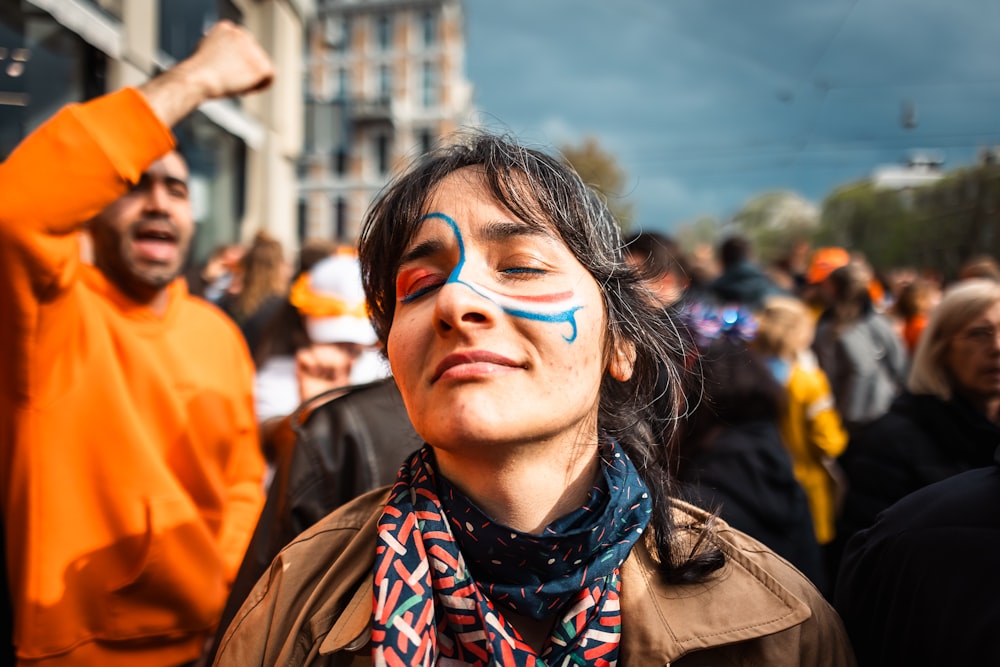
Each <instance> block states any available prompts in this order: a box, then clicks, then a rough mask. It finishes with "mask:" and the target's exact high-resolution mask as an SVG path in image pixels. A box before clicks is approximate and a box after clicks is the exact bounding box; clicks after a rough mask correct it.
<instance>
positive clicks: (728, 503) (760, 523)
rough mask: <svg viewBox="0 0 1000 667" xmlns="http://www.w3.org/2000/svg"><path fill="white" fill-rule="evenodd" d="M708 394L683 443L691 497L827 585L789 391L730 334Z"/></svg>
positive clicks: (717, 347)
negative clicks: (800, 473)
mask: <svg viewBox="0 0 1000 667" xmlns="http://www.w3.org/2000/svg"><path fill="white" fill-rule="evenodd" d="M701 366H702V369H703V372H704V375H705V384H704V386H705V392H704V396H703V398H702V400H701V402H700V403H699V404H698V406H697V408H696V409H695V410H694V413H693V415H692V416H691V417H690V418H689V419H688V420H687V422H686V423H685V426H684V433H683V437H682V438H680V460H679V473H678V474H679V477H680V479H681V481H682V482H684V483H685V484H686V485H687V487H688V488H687V489H685V492H684V495H685V497H688V498H690V499H691V500H692V501H693V502H694V503H695V504H697V505H700V506H702V507H705V508H706V509H710V510H711V509H715V508H718V510H719V513H720V515H721V516H722V518H723V519H725V520H726V522H727V523H728V524H730V525H731V526H733V527H734V528H737V529H738V530H741V531H743V532H745V533H747V534H748V535H750V536H752V537H754V538H756V539H758V540H760V541H761V542H763V543H764V544H766V545H767V546H768V547H770V548H771V549H774V551H776V552H777V553H778V554H779V555H781V556H783V557H784V558H787V559H788V560H789V561H790V562H791V563H792V565H795V566H796V567H797V568H798V569H799V570H800V571H802V573H803V574H805V575H806V576H808V577H809V578H810V580H812V581H813V582H814V583H816V584H817V585H821V584H823V582H824V571H823V567H822V557H821V554H820V549H819V545H818V544H817V542H816V538H815V536H814V534H813V523H812V518H811V516H810V512H809V501H808V500H807V498H806V494H805V492H804V491H803V490H802V487H801V486H800V485H799V483H798V481H797V480H796V478H795V473H794V471H793V468H792V460H791V458H790V457H789V455H788V452H787V451H786V450H785V446H784V443H783V442H782V437H781V431H780V430H779V417H780V416H781V413H782V406H783V404H784V403H785V402H786V398H785V391H784V388H783V387H782V386H781V385H780V384H779V383H778V382H777V381H776V380H775V379H774V377H772V376H771V373H770V371H769V370H768V368H767V365H766V364H765V363H764V360H763V359H762V358H761V357H760V356H759V355H758V354H757V353H756V352H754V351H753V350H752V349H751V348H750V347H748V346H747V344H746V342H745V341H744V340H742V339H740V338H739V337H738V336H733V335H729V334H727V333H725V332H723V333H722V334H721V335H720V336H719V337H718V338H717V339H715V340H714V341H712V342H711V343H709V344H708V345H707V346H706V347H705V348H704V351H703V353H702V355H701Z"/></svg>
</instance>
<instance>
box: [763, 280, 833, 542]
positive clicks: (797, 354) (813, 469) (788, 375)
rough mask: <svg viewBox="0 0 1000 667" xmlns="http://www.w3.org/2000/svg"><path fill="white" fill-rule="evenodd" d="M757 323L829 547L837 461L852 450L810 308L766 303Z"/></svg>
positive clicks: (816, 524)
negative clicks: (817, 350) (820, 358)
mask: <svg viewBox="0 0 1000 667" xmlns="http://www.w3.org/2000/svg"><path fill="white" fill-rule="evenodd" d="M757 321H758V328H757V335H756V336H755V337H754V340H753V343H752V347H753V349H754V350H756V351H757V352H758V353H759V354H760V355H761V356H762V357H763V358H764V360H765V363H766V364H767V366H768V368H769V369H770V370H771V374H772V375H773V376H774V378H775V379H776V380H777V381H778V382H779V383H780V384H781V385H782V386H783V387H784V388H785V401H784V402H783V404H782V406H781V414H780V422H779V423H780V427H781V437H782V441H783V442H784V444H785V447H786V448H787V450H788V453H789V454H790V455H791V457H792V465H793V469H794V471H795V478H796V479H797V480H798V481H799V484H801V485H802V488H803V489H804V490H805V493H806V496H807V497H808V499H809V508H810V510H811V511H812V523H813V528H814V530H815V531H816V541H817V542H818V543H819V544H827V543H828V542H830V541H831V540H832V539H833V534H834V519H835V515H836V507H837V504H838V501H837V499H838V496H839V494H840V493H842V492H843V490H844V489H843V478H842V473H841V471H840V470H839V469H838V468H839V466H836V463H835V461H836V458H837V457H838V456H840V455H841V454H842V453H843V452H844V449H845V448H846V447H847V432H846V431H845V430H844V427H843V425H842V424H841V423H840V415H839V414H838V413H837V410H836V408H835V407H834V404H833V394H832V393H831V391H830V383H829V381H828V380H827V378H826V374H825V373H824V372H823V369H822V368H820V367H819V364H818V363H817V362H816V358H815V356H814V355H813V354H812V350H810V345H811V343H812V340H813V335H814V332H815V325H814V323H813V321H812V317H810V314H809V309H808V307H807V306H806V305H805V304H804V303H803V302H802V301H801V300H799V299H797V298H795V297H790V296H774V297H771V298H769V299H767V301H765V302H764V308H763V309H762V310H761V312H760V313H758V314H757Z"/></svg>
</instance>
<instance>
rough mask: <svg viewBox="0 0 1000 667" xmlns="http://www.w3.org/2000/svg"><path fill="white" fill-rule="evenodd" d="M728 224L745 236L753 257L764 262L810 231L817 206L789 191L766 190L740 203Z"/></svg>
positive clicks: (816, 218)
mask: <svg viewBox="0 0 1000 667" xmlns="http://www.w3.org/2000/svg"><path fill="white" fill-rule="evenodd" d="M732 224H733V226H734V227H736V229H738V230H739V231H740V233H741V234H742V235H743V236H745V237H746V238H747V239H749V241H750V243H751V245H752V246H753V249H754V254H755V256H756V258H757V260H758V261H760V262H761V263H764V264H767V263H770V262H773V261H775V260H778V259H781V258H783V257H785V256H786V255H787V254H788V253H789V251H790V249H791V248H792V247H793V246H794V245H795V244H796V243H799V242H801V241H804V240H807V239H809V238H810V237H811V236H812V235H813V233H814V231H815V229H816V227H817V225H818V224H819V209H818V208H817V207H816V206H814V205H813V204H811V203H810V202H808V201H806V200H805V199H803V198H802V197H800V196H799V195H797V194H795V193H793V192H767V193H764V194H762V195H758V196H756V197H754V198H753V199H751V200H750V201H748V202H747V203H746V204H744V205H743V208H742V209H740V210H739V212H737V213H736V215H734V216H733V219H732Z"/></svg>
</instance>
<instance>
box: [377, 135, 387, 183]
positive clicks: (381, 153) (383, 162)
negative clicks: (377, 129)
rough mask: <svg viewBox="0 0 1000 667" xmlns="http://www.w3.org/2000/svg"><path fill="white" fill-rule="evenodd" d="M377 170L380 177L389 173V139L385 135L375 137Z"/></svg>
mask: <svg viewBox="0 0 1000 667" xmlns="http://www.w3.org/2000/svg"><path fill="white" fill-rule="evenodd" d="M375 170H376V172H377V173H378V175H379V176H385V175H387V174H388V173H389V137H388V136H386V135H384V134H379V135H376V136H375Z"/></svg>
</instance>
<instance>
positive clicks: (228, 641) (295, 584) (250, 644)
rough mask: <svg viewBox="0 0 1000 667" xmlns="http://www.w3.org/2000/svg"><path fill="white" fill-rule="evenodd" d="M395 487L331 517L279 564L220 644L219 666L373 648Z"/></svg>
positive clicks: (258, 586) (309, 532)
mask: <svg viewBox="0 0 1000 667" xmlns="http://www.w3.org/2000/svg"><path fill="white" fill-rule="evenodd" d="M388 491H389V489H388V488H387V487H386V488H381V489H376V490H374V491H371V492H369V493H366V494H364V495H362V496H359V497H358V498H355V499H354V500H353V501H351V502H349V503H347V504H346V505H343V506H341V507H340V508H338V509H337V510H335V511H334V512H332V513H330V514H328V515H327V516H326V517H324V518H323V519H321V520H320V521H319V522H317V523H316V524H314V525H313V526H312V527H310V528H309V529H308V530H306V531H305V532H303V533H302V534H300V535H299V536H298V537H296V538H295V539H294V540H293V541H292V542H291V543H289V544H288V545H287V546H286V547H285V548H284V549H282V550H281V552H280V553H279V554H278V556H277V557H276V558H275V559H274V561H273V562H272V563H271V567H270V569H269V570H268V571H267V572H266V573H265V574H264V576H262V577H261V578H260V580H259V581H258V582H257V584H256V586H254V589H253V591H251V593H250V595H249V596H248V597H247V599H246V601H244V603H243V606H242V607H241V608H240V610H239V612H238V613H237V614H236V616H235V617H234V619H233V622H232V623H231V624H230V626H229V629H228V630H227V631H226V635H225V637H224V638H223V639H222V641H221V642H220V644H219V653H218V659H217V661H216V664H218V665H242V664H303V661H304V659H305V654H306V653H314V652H315V651H317V650H319V651H321V652H323V651H325V650H326V649H323V648H320V646H321V645H323V646H326V644H327V643H332V644H336V645H337V646H338V647H340V648H343V647H346V646H353V645H355V644H358V643H360V644H361V645H363V644H364V643H366V642H367V639H366V633H367V632H369V621H370V618H371V595H372V592H371V572H372V567H373V565H374V559H375V547H376V538H377V523H378V519H379V517H380V516H381V514H382V509H383V507H384V506H385V502H386V500H387V498H388Z"/></svg>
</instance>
